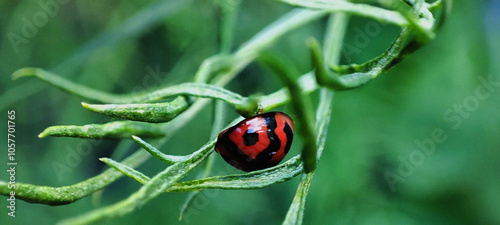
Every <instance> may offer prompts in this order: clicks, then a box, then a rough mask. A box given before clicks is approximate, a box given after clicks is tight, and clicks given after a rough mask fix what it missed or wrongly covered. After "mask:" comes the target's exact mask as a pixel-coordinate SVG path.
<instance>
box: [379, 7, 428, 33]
mask: <svg viewBox="0 0 500 225" xmlns="http://www.w3.org/2000/svg"><path fill="white" fill-rule="evenodd" d="M378 2H379V3H380V4H381V5H383V6H385V7H387V8H390V9H393V10H396V11H398V12H399V13H401V15H403V16H404V17H405V18H406V19H407V20H408V22H409V23H410V25H411V26H412V27H413V28H414V30H416V31H418V32H416V34H417V35H418V36H419V37H420V39H421V41H422V42H423V43H427V42H429V41H430V40H432V39H434V37H435V34H434V32H433V31H432V27H433V24H434V22H435V21H434V20H432V21H429V22H428V23H422V22H421V21H420V20H419V18H418V16H417V15H418V14H420V9H421V8H422V4H423V1H420V0H419V1H417V4H416V6H415V9H412V8H411V7H410V6H409V5H408V4H406V3H405V2H403V1H402V0H378ZM424 21H425V20H424Z"/></svg>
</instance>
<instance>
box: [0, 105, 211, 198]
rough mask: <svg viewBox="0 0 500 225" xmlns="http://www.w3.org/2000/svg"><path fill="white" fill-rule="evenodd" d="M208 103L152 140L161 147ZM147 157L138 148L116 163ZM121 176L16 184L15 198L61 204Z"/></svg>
mask: <svg viewBox="0 0 500 225" xmlns="http://www.w3.org/2000/svg"><path fill="white" fill-rule="evenodd" d="M207 103H208V101H205V100H198V101H196V102H195V103H193V105H192V106H191V107H189V109H188V110H186V112H184V113H182V114H181V115H179V116H178V117H176V119H174V120H172V121H171V122H169V123H167V124H165V125H164V126H163V127H162V128H163V131H164V133H165V137H164V138H162V139H159V140H157V141H155V143H156V144H158V145H162V144H164V143H165V142H166V141H167V140H168V139H169V138H170V137H171V136H172V134H174V133H176V132H177V131H178V130H179V129H180V128H182V127H183V126H184V125H185V124H186V123H187V122H189V121H190V120H191V119H192V118H193V117H194V116H195V115H196V114H197V113H198V112H199V111H200V110H201V109H203V107H204V106H205V105H206V104H207ZM149 157H150V154H149V153H147V152H146V151H144V150H142V149H138V150H137V151H135V153H133V154H132V155H131V156H129V157H127V158H126V159H125V160H123V161H121V162H120V163H121V164H123V165H126V166H128V167H131V168H133V167H137V166H138V165H140V164H142V163H143V162H145V161H146V160H147V159H148V158H149ZM121 176H123V173H121V172H120V171H117V170H116V169H114V168H110V169H107V170H105V171H104V172H102V173H101V174H99V175H97V176H94V177H92V178H89V179H87V180H85V181H82V182H79V183H76V184H73V185H71V186H62V187H49V186H38V185H33V184H24V183H16V198H17V199H20V200H24V201H26V202H32V203H38V204H46V205H64V204H69V203H72V202H74V201H77V200H79V199H81V198H83V197H85V196H87V195H90V194H92V193H95V192H96V191H99V190H101V189H102V188H104V187H106V186H108V185H109V184H111V183H113V182H115V181H116V180H117V179H118V178H120V177H121ZM10 191H11V190H10V189H9V188H8V183H6V182H3V181H0V194H1V195H4V196H10Z"/></svg>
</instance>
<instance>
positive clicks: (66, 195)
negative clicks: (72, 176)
mask: <svg viewBox="0 0 500 225" xmlns="http://www.w3.org/2000/svg"><path fill="white" fill-rule="evenodd" d="M148 157H149V154H148V153H147V152H144V151H137V152H136V153H134V154H132V155H131V156H129V157H128V158H127V159H125V160H123V161H122V162H121V163H122V164H123V165H126V166H128V167H135V166H137V165H140V164H141V163H143V162H144V161H145V160H146V159H147V158H148ZM122 175H123V174H122V173H121V172H119V171H117V170H115V169H113V168H111V169H107V170H105V171H104V172H102V173H101V174H99V175H97V176H95V177H92V178H90V179H87V180H85V181H82V182H79V183H76V184H73V185H71V186H62V187H49V186H38V185H33V184H24V183H17V182H16V199H21V200H24V201H26V202H31V203H38V204H46V205H65V204H69V203H72V202H74V201H77V200H79V199H81V198H83V197H85V196H87V195H90V194H92V193H94V192H96V191H98V190H101V189H102V188H104V187H106V186H107V185H109V184H111V183H113V182H114V181H116V180H117V179H118V178H120V177H121V176H122ZM10 191H11V189H9V188H8V183H7V182H3V181H0V194H2V195H5V196H9V195H10V194H9V193H10Z"/></svg>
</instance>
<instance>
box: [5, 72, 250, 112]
mask: <svg viewBox="0 0 500 225" xmlns="http://www.w3.org/2000/svg"><path fill="white" fill-rule="evenodd" d="M28 76H34V77H37V78H39V79H41V80H43V81H45V82H47V83H49V84H51V85H54V86H56V87H58V88H61V89H62V90H64V91H67V92H69V93H72V94H74V95H78V96H81V97H83V98H87V99H90V100H94V101H98V102H108V103H131V102H152V101H157V100H160V99H163V98H166V97H172V96H179V95H189V96H193V97H202V98H215V99H221V100H224V101H226V102H228V103H230V104H233V105H241V104H244V103H245V101H246V100H247V99H246V98H245V97H242V96H241V95H239V94H237V93H234V92H231V91H229V90H227V89H224V88H221V87H218V86H215V85H210V84H203V83H182V84H178V85H173V86H169V87H166V88H160V89H158V90H155V91H150V92H141V93H132V94H126V95H116V94H109V93H106V92H102V91H99V90H96V89H93V88H89V87H87V86H84V85H80V84H76V83H74V82H72V81H69V80H67V79H64V78H62V77H60V76H58V75H56V74H53V73H51V72H47V71H45V70H43V69H39V68H23V69H20V70H18V71H16V72H14V74H13V75H12V77H13V79H18V78H20V77H28Z"/></svg>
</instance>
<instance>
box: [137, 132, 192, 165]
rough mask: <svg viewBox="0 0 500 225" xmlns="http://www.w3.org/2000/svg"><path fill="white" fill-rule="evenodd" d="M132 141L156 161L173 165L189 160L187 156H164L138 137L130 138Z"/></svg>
mask: <svg viewBox="0 0 500 225" xmlns="http://www.w3.org/2000/svg"><path fill="white" fill-rule="evenodd" d="M132 139H134V141H136V142H137V143H139V145H140V146H141V147H142V148H144V149H145V150H146V151H148V152H149V154H151V155H152V156H154V157H156V158H157V159H159V160H161V161H163V162H166V163H171V164H174V163H178V162H183V161H186V159H187V158H189V156H175V155H167V154H164V153H163V152H161V151H160V150H158V149H156V148H155V147H153V146H152V145H150V144H149V143H147V142H145V141H144V140H142V139H141V138H140V137H137V136H132Z"/></svg>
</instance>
